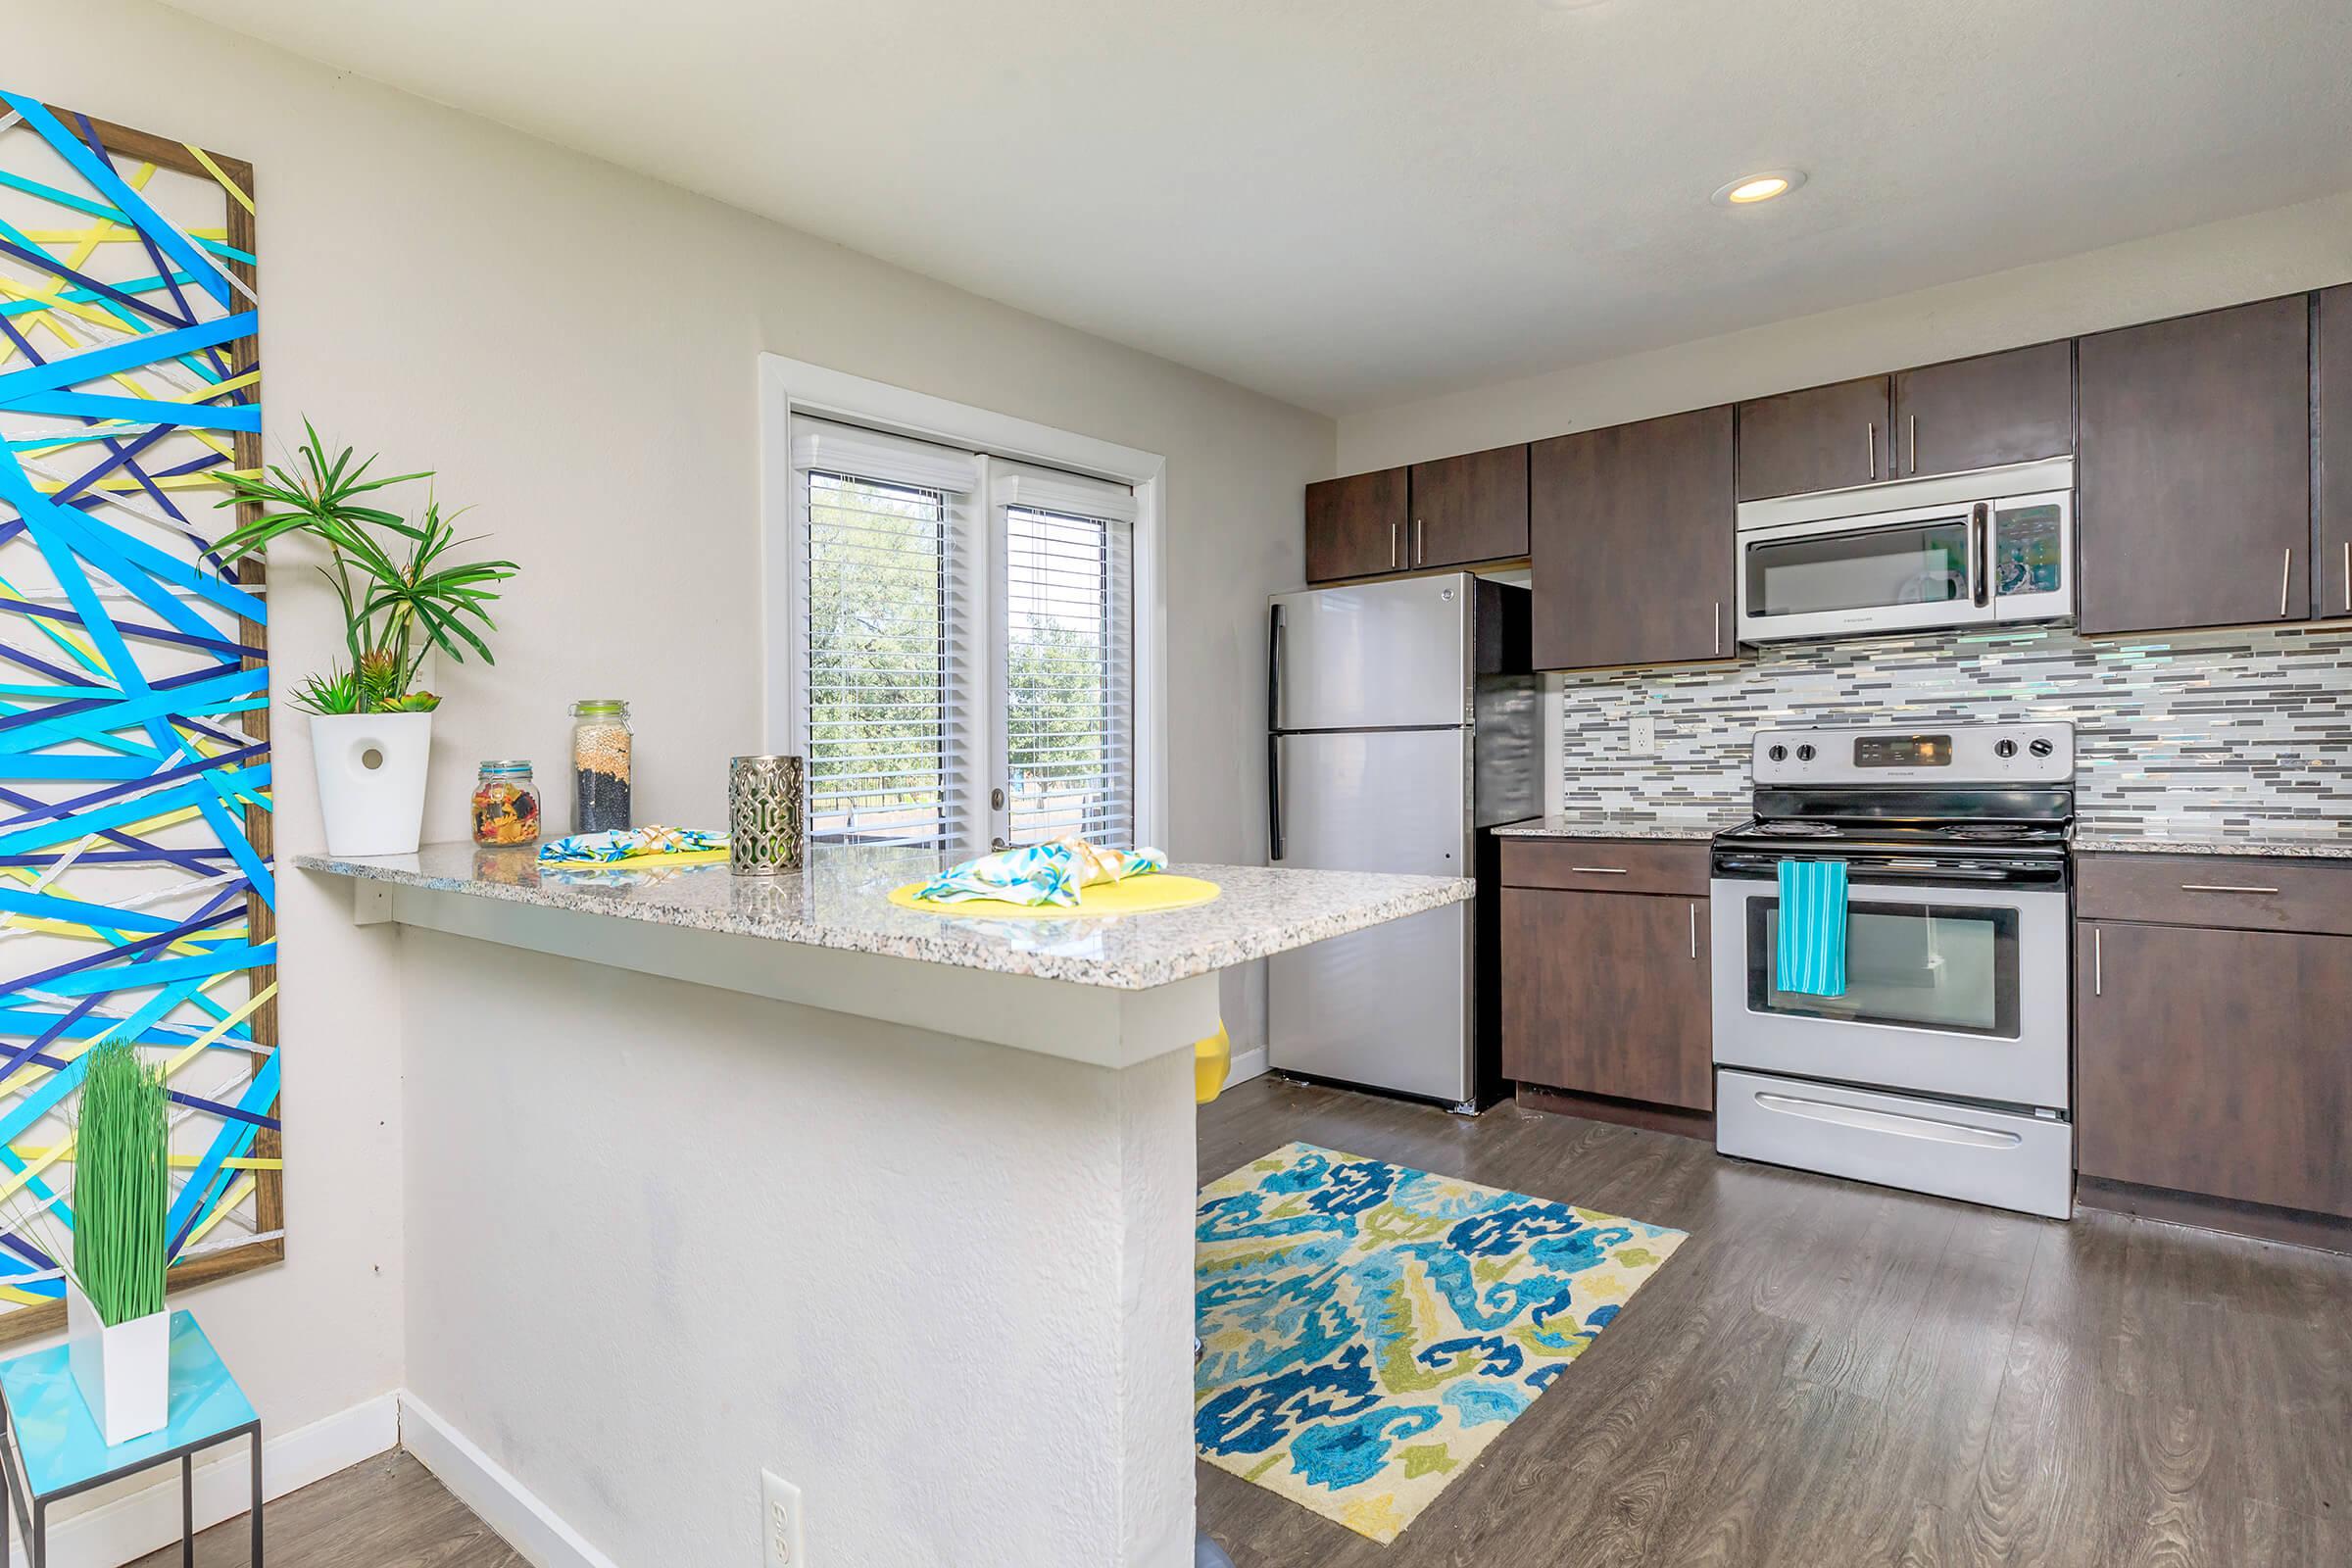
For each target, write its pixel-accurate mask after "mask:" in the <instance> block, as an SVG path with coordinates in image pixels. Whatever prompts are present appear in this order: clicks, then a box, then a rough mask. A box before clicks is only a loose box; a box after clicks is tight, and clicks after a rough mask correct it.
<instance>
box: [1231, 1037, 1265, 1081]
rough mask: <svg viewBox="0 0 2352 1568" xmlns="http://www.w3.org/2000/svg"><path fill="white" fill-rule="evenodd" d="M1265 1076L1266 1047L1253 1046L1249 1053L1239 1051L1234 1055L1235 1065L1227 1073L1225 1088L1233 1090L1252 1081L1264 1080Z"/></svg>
mask: <svg viewBox="0 0 2352 1568" xmlns="http://www.w3.org/2000/svg"><path fill="white" fill-rule="evenodd" d="M1265 1074H1266V1048H1265V1047H1263V1046H1252V1047H1250V1049H1249V1050H1248V1051H1237V1052H1235V1053H1234V1054H1233V1065H1232V1066H1231V1067H1229V1068H1228V1069H1226V1072H1225V1087H1226V1088H1228V1089H1231V1088H1232V1087H1233V1086H1234V1085H1235V1084H1246V1083H1248V1082H1249V1081H1250V1079H1252V1078H1262V1077H1264V1076H1265Z"/></svg>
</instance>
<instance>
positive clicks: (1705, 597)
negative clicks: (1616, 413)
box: [1528, 405, 1735, 669]
mask: <svg viewBox="0 0 2352 1568" xmlns="http://www.w3.org/2000/svg"><path fill="white" fill-rule="evenodd" d="M1733 466H1734V450H1733V444H1732V411H1731V409H1730V407H1729V406H1728V405H1727V406H1726V407H1723V408H1716V409H1701V410H1699V411H1698V412H1697V413H1695V414H1676V415H1671V416H1669V417H1666V418H1662V419H1644V420H1642V422H1641V423H1639V424H1620V425H1613V426H1611V427H1609V428H1608V429H1605V430H1581V431H1578V432H1577V433H1576V434H1574V435H1564V436H1558V437H1556V438H1554V439H1552V440H1549V441H1539V442H1537V443H1536V446H1535V449H1534V453H1533V456H1532V459H1531V463H1530V479H1529V519H1530V520H1529V528H1528V534H1529V554H1530V556H1531V557H1533V566H1534V574H1533V575H1534V590H1535V628H1534V629H1535V662H1536V667H1537V668H1539V669H1604V668H1608V667H1611V666H1613V665H1619V664H1671V663H1686V662H1691V661H1693V660H1702V659H1721V658H1726V657H1728V656H1729V655H1730V654H1731V652H1732V615H1733V599H1732V572H1733V548H1732V532H1733V526H1734V522H1735V503H1734V501H1733V499H1732V488H1733Z"/></svg>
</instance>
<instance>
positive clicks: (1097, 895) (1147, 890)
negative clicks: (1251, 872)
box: [890, 873, 1218, 920]
mask: <svg viewBox="0 0 2352 1568" xmlns="http://www.w3.org/2000/svg"><path fill="white" fill-rule="evenodd" d="M922 891H923V884H922V883H920V882H909V883H907V885H906V886H905V887H903V888H893V889H891V890H890V902H891V903H893V904H895V905H897V906H898V907H900V908H902V909H921V910H923V911H924V912H925V913H927V914H960V915H968V916H971V917H973V918H979V919H989V920H1001V919H1023V918H1026V919H1031V920H1071V919H1077V918H1079V917H1081V916H1084V915H1090V914H1151V913H1152V912H1154V911H1155V910H1159V909H1186V908H1190V907H1192V906H1194V905H1196V904H1206V903H1207V902H1208V901H1209V900H1211V899H1213V898H1215V897H1216V896H1217V892H1218V889H1217V885H1216V884H1215V883H1214V882H1203V881H1201V879H1200V878H1199V877H1197V876H1168V875H1166V874H1164V873H1163V874H1159V875H1154V876H1131V877H1123V878H1121V879H1120V880H1119V881H1116V882H1098V883H1096V884H1095V885H1094V886H1093V887H1090V888H1083V889H1081V890H1080V891H1079V894H1078V907H1076V908H1074V909H1072V908H1067V907H1063V906H1061V905H1057V904H1006V903H1005V902H1004V901H1003V900H1001V899H969V900H966V901H965V902H963V903H961V904H932V903H929V902H927V901H925V900H923V899H919V898H917V897H915V895H916V894H918V893H920V892H922Z"/></svg>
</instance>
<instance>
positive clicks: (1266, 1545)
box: [1196, 1078, 2352, 1568]
mask: <svg viewBox="0 0 2352 1568" xmlns="http://www.w3.org/2000/svg"><path fill="white" fill-rule="evenodd" d="M1200 1126H1201V1136H1200V1148H1201V1179H1202V1180H1203V1181H1207V1180H1209V1179H1211V1178H1214V1177H1217V1176H1221V1175H1224V1174H1225V1173H1226V1172H1228V1171H1230V1170H1233V1169H1234V1168H1236V1167H1237V1166H1240V1165H1241V1164H1243V1163H1244V1162H1246V1161H1248V1160H1250V1159H1253V1158H1255V1157H1256V1156H1258V1155H1259V1154H1262V1153H1264V1152H1267V1151H1268V1150H1271V1149H1275V1148H1278V1147H1280V1146H1281V1145H1283V1144H1286V1143H1289V1142H1291V1141H1293V1140H1295V1139H1303V1140H1305V1141H1307V1142H1310V1143H1316V1144H1321V1145H1324V1146H1326V1147H1328V1148H1332V1149H1338V1150H1344V1151H1347V1152H1350V1153H1357V1154H1368V1155H1372V1156H1375V1157H1378V1158H1381V1159H1388V1160H1395V1161H1397V1162H1400V1163H1403V1164H1408V1165H1414V1166H1418V1167H1420V1168H1422V1169H1424V1170H1432V1171H1438V1172H1441V1173H1444V1174H1446V1175H1449V1176H1459V1177H1466V1178H1468V1179H1469V1180H1472V1181H1477V1182H1484V1183H1487V1184H1489V1185H1492V1186H1496V1187H1505V1188H1512V1189H1515V1190H1517V1191H1521V1192H1526V1193H1532V1194H1534V1195H1536V1196H1538V1197H1542V1198H1548V1199H1555V1200H1561V1201H1570V1202H1575V1203H1579V1204H1583V1205H1586V1206H1589V1207H1593V1208H1598V1209H1603V1210H1606V1211H1609V1212H1612V1213H1617V1214H1624V1215H1628V1216H1631V1217H1633V1218H1637V1219H1643V1220H1651V1221H1655V1222H1657V1223H1660V1224H1665V1225H1672V1226H1677V1227H1679V1228H1681V1229H1684V1230H1687V1231H1689V1232H1690V1233H1691V1240H1690V1241H1689V1242H1687V1243H1685V1244H1684V1246H1683V1248H1682V1249H1681V1250H1680V1251H1678V1252H1677V1253H1676V1254H1675V1256H1674V1258H1673V1259H1672V1260H1671V1261H1670V1262H1669V1263H1668V1264H1667V1265H1666V1266H1665V1267H1664V1268H1663V1269H1661V1270H1660V1271H1659V1272H1658V1274H1657V1275H1656V1276H1655V1277H1654V1278H1652V1279H1651V1280H1650V1281H1649V1283H1648V1284H1646V1285H1645V1286H1643V1287H1642V1292H1641V1294H1640V1295H1639V1296H1637V1297H1636V1298H1635V1299H1634V1301H1633V1304H1632V1305H1630V1306H1629V1307H1627V1308H1626V1310H1625V1312H1624V1314H1623V1315H1622V1316H1620V1317H1619V1318H1618V1319H1617V1320H1616V1321H1615V1322H1614V1323H1612V1324H1611V1325H1610V1326H1609V1328H1608V1329H1607V1331H1606V1332H1605V1333H1603V1334H1602V1335H1601V1336H1600V1337H1599V1338H1598V1339H1597V1340H1595V1341H1594V1342H1593V1348H1591V1349H1590V1350H1588V1351H1587V1352H1586V1353H1585V1354H1584V1355H1583V1356H1582V1357H1580V1358H1579V1359H1578V1360H1577V1362H1576V1363H1575V1365H1573V1366H1571V1367H1570V1368H1569V1369H1568V1371H1567V1372H1566V1373H1565V1374H1564V1375H1563V1376H1562V1377H1561V1378H1560V1379H1559V1381H1558V1382H1556V1383H1554V1384H1553V1385H1552V1386H1551V1387H1550V1388H1549V1389H1548V1390H1546V1391H1545V1393H1544V1395H1543V1397H1540V1398H1538V1399H1537V1400H1536V1401H1535V1403H1534V1404H1533V1405H1531V1406H1530V1407H1529V1408H1528V1409H1527V1411H1526V1412H1525V1413H1524V1414H1522V1415H1521V1416H1520V1417H1519V1419H1518V1420H1517V1421H1515V1422H1514V1423H1512V1425H1511V1427H1510V1429H1509V1430H1508V1431H1507V1432H1505V1433H1504V1434H1503V1435H1502V1436H1501V1437H1500V1438H1499V1439H1498V1440H1496V1441H1495V1444H1494V1445H1493V1446H1491V1447H1489V1448H1488V1449H1487V1451H1486V1452H1485V1454H1483V1455H1482V1456H1481V1457H1480V1458H1479V1459H1478V1460H1477V1462H1476V1463H1475V1464H1474V1465H1472V1466H1471V1467H1470V1468H1469V1469H1468V1470H1467V1471H1465V1472H1464V1473H1463V1474H1462V1475H1460V1476H1459V1477H1457V1478H1456V1479H1455V1481H1454V1482H1453V1484H1452V1485H1451V1486H1450V1487H1448V1488H1447V1489H1446V1492H1445V1494H1444V1495H1442V1496H1441V1497H1440V1498H1439V1499H1438V1500H1437V1501H1436V1502H1435V1503H1433V1504H1432V1505H1431V1506H1430V1507H1429V1509H1428V1510H1427V1511H1426V1512H1424V1513H1423V1514H1422V1515H1421V1516H1420V1518H1419V1519H1417V1520H1416V1521H1414V1523H1413V1525H1412V1526H1411V1528H1409V1529H1408V1530H1406V1531H1405V1533H1404V1534H1403V1535H1402V1536H1401V1537H1399V1538H1398V1539H1397V1542H1396V1543H1395V1544H1392V1545H1390V1546H1387V1547H1385V1548H1384V1547H1381V1546H1376V1545H1374V1544H1372V1543H1370V1542H1368V1541H1365V1540H1362V1539H1361V1538H1359V1537H1356V1536H1354V1535H1351V1534H1350V1533H1348V1531H1346V1530H1343V1529H1341V1528H1340V1527H1339V1526H1337V1525H1334V1524H1331V1523H1329V1522H1327V1521H1325V1520H1324V1519H1321V1518H1319V1517H1318V1516H1316V1515H1314V1514H1311V1513H1309V1512H1307V1511H1306V1510H1305V1509H1304V1508H1301V1507H1299V1506H1298V1505H1297V1504H1295V1503H1291V1502H1287V1501H1285V1500H1283V1499H1282V1498H1280V1497H1278V1496H1276V1495H1274V1494H1272V1493H1270V1492H1267V1491H1264V1490H1262V1489H1261V1488H1257V1487H1253V1486H1251V1485H1250V1484H1249V1483H1248V1482H1245V1481H1242V1480H1240V1479H1238V1478H1236V1477H1233V1476H1229V1475H1227V1474H1225V1473H1224V1472H1223V1471H1221V1470H1214V1469H1211V1468H1210V1467H1208V1466H1207V1465H1205V1464H1203V1465H1198V1466H1197V1467H1196V1469H1197V1472H1198V1475H1199V1479H1200V1518H1201V1525H1202V1527H1203V1528H1204V1529H1206V1530H1207V1531H1208V1532H1209V1534H1210V1535H1212V1536H1214V1537H1215V1538H1216V1539H1217V1540H1218V1541H1219V1542H1221V1543H1222V1544H1224V1545H1225V1547H1226V1549H1227V1550H1228V1551H1230V1552H1231V1553H1232V1554H1233V1557H1234V1560H1235V1562H1236V1564H1237V1565H1238V1568H1375V1565H1377V1568H1472V1565H1477V1568H1588V1565H1592V1568H1598V1565H1603V1564H1609V1565H1634V1564H1640V1565H1642V1568H1698V1565H1703V1564H1715V1565H1721V1568H1869V1565H1875V1564H1887V1565H1904V1568H1940V1565H1947V1564H1967V1565H1971V1568H1976V1565H1990V1564H2004V1565H2019V1568H2029V1565H2030V1568H2158V1565H2162V1568H2203V1565H2211V1568H2341V1565H2347V1564H2352V1258H2344V1257H2338V1256H2334V1255H2331V1254H2327V1253H2321V1252H2312V1251H2304V1250H2297V1249H2294V1248H2286V1247H2278V1246H2272V1245H2268V1244H2265V1243H2260V1242H2250V1241H2240V1240H2236V1239H2233V1238H2228V1237H2220V1236H2213V1235H2208V1234H2206V1233H2203V1232H2198V1231H2191V1230H2183V1229H2178V1228H2174V1227H2170V1226H2165V1225H2159V1224H2153V1223H2149V1222H2145V1221H2138V1220H2130V1219H2123V1218H2117V1217H2107V1216H2103V1215H2102V1216H2090V1217H2085V1218H2082V1219H2078V1220H2075V1221H2074V1222H2072V1223H2069V1224H2060V1223H2056V1222H2052V1221H2045V1220H2036V1219H2031V1218H2026V1217H2023V1216H2018V1215H2010V1214H2003V1213H1998V1212H1995V1211H1993V1210H1989V1209H1982V1208H1975V1207H1970V1206H1967V1205H1964V1204H1959V1203H1949V1202H1944V1201H1940V1200H1937V1199H1932V1198H1921V1197H1916V1196H1913V1195H1910V1194H1904V1193H1895V1192H1889V1191H1887V1190H1884V1189H1881V1188H1874V1187H1864V1186H1860V1185H1857V1184H1854V1183H1848V1182H1840V1181H1836V1180H1832V1179H1829V1178H1826V1177H1817V1176H1808V1175H1804V1174H1801V1173H1797V1172H1792V1171H1784V1170H1778V1169H1774V1168H1772V1167H1770V1166H1763V1165H1747V1164H1741V1163H1740V1162H1737V1161H1733V1160H1727V1159H1723V1158H1721V1157H1719V1156H1718V1155H1717V1154H1716V1153H1715V1152H1714V1151H1713V1150H1712V1149H1711V1148H1710V1147H1708V1146H1707V1145H1705V1144H1702V1143H1699V1142H1696V1141H1693V1140H1691V1139H1687V1138H1677V1137H1672V1136H1668V1135H1666V1134H1662V1133H1645V1132H1636V1131H1633V1130H1631V1129H1628V1128H1620V1127H1614V1126H1606V1125H1602V1124H1600V1123H1597V1122H1588V1121H1580V1120H1576V1119H1572V1118H1567V1117H1561V1116H1553V1115H1546V1114H1544V1113H1540V1112H1533V1111H1523V1110H1520V1109H1518V1108H1516V1107H1515V1106H1511V1105H1504V1106H1501V1107H1499V1108H1497V1109H1495V1110H1492V1111H1489V1112H1488V1113H1487V1114H1486V1115H1485V1116H1483V1117H1479V1118H1477V1119H1475V1120H1472V1119H1463V1118H1458V1117H1454V1116H1450V1115H1448V1114H1446V1112H1444V1111H1440V1110H1435V1109H1429V1108H1423V1107H1419V1106H1413V1105H1406V1104H1402V1103H1396V1102H1392V1101H1386V1100H1381V1099H1377V1098H1373V1097H1369V1096H1362V1095H1351V1094H1347V1093H1343V1092H1340V1091H1336V1090H1330V1089H1323V1088H1316V1087H1310V1086H1306V1085H1301V1084H1293V1083H1288V1082H1285V1081H1283V1080H1280V1079H1273V1078H1261V1079H1257V1080H1255V1081H1253V1082H1250V1083H1247V1084H1243V1085H1241V1086H1239V1087H1237V1088H1235V1089H1232V1090H1229V1091H1228V1092H1227V1093H1226V1094H1225V1095H1224V1096H1223V1097H1222V1098H1221V1099H1219V1100H1218V1101H1217V1102H1216V1103H1214V1104H1212V1105H1209V1106H1207V1107H1205V1108H1204V1109H1203V1110H1202V1111H1201V1123H1200Z"/></svg>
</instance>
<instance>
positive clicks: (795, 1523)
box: [760, 1470, 808, 1568]
mask: <svg viewBox="0 0 2352 1568" xmlns="http://www.w3.org/2000/svg"><path fill="white" fill-rule="evenodd" d="M760 1550H761V1552H762V1553H763V1555H762V1556H761V1557H760V1563H761V1565H762V1568H807V1564H808V1557H807V1555H806V1550H807V1548H806V1546H805V1544H803V1542H802V1540H801V1489H800V1488H798V1487H796V1486H794V1485H793V1484H792V1483H791V1482H789V1481H787V1480H785V1479H784V1478H783V1477H782V1476H780V1475H778V1474H776V1473H775V1472H774V1471H773V1470H762V1471H760Z"/></svg>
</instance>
